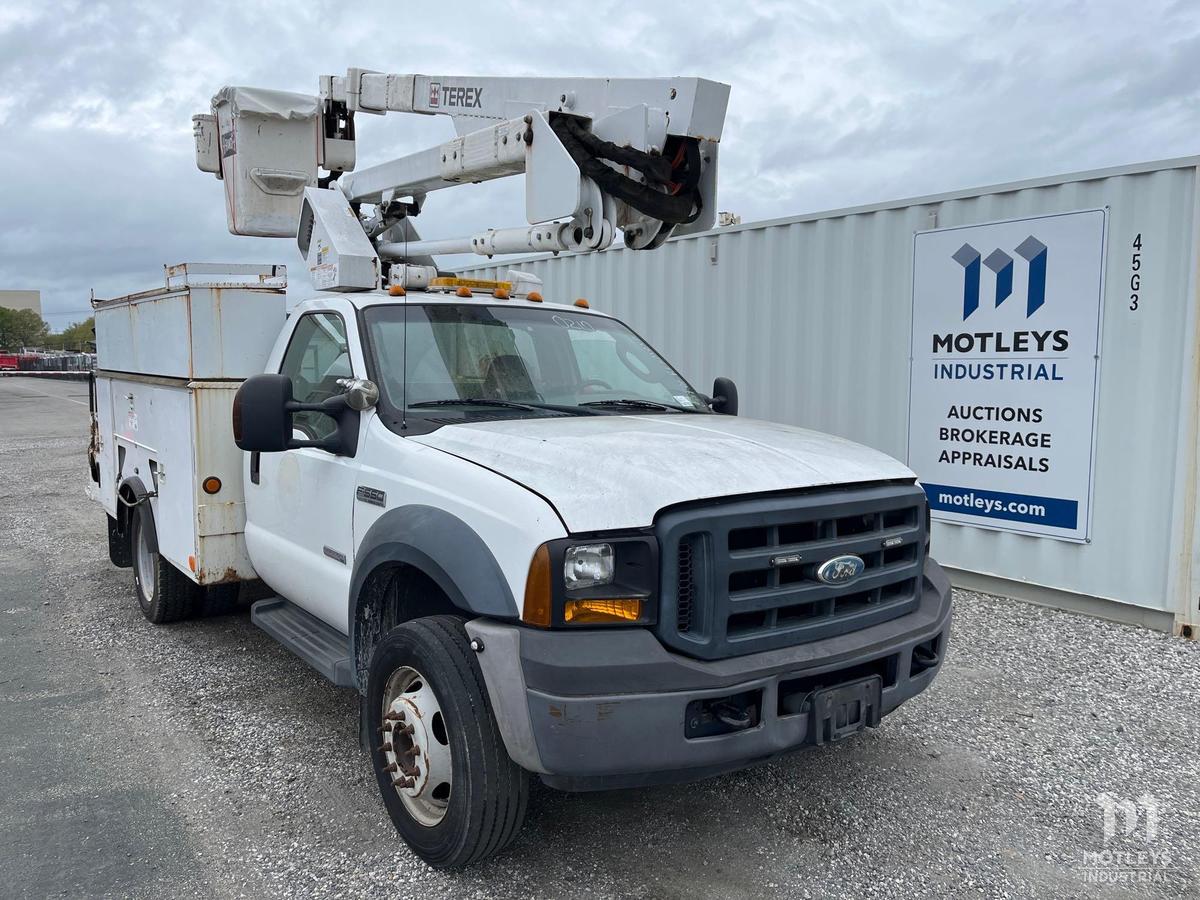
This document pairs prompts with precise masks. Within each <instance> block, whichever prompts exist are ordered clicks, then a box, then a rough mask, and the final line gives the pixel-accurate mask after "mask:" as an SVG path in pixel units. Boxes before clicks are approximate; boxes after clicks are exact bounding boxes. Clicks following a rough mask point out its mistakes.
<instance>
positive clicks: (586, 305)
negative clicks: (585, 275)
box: [575, 297, 592, 309]
mask: <svg viewBox="0 0 1200 900" xmlns="http://www.w3.org/2000/svg"><path fill="white" fill-rule="evenodd" d="M575 305H576V306H578V307H579V308H580V309H591V308H592V304H590V303H588V302H587V301H586V300H584V299H583V298H582V297H580V298H579V299H578V300H576V301H575Z"/></svg>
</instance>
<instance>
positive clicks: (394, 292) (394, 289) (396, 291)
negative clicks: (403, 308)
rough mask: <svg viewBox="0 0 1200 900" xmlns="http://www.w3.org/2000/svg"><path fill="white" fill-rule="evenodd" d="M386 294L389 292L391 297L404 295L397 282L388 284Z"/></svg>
mask: <svg viewBox="0 0 1200 900" xmlns="http://www.w3.org/2000/svg"><path fill="white" fill-rule="evenodd" d="M388 294H390V295H391V296H393V297H403V296H404V288H402V287H401V286H400V285H398V284H393V285H390V286H389V287H388Z"/></svg>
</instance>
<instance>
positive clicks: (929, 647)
mask: <svg viewBox="0 0 1200 900" xmlns="http://www.w3.org/2000/svg"><path fill="white" fill-rule="evenodd" d="M941 640H942V636H941V635H940V634H939V635H938V636H937V637H935V638H931V639H929V640H928V641H925V643H923V644H917V646H915V647H913V652H912V663H911V664H910V666H909V670H908V673H909V677H910V678H915V677H916V676H918V675H920V674H921V673H922V672H927V671H929V670H930V669H934V668H937V665H938V663H940V662H941V661H942V654H941V649H942V648H941V647H940V646H939V645H940V644H941Z"/></svg>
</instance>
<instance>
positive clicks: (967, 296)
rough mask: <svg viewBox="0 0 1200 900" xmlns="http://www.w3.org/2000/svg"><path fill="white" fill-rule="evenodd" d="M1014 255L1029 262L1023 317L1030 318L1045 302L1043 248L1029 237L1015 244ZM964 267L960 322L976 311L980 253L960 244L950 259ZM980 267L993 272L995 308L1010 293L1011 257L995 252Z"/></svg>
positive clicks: (1011, 280) (1037, 241)
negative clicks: (961, 317)
mask: <svg viewBox="0 0 1200 900" xmlns="http://www.w3.org/2000/svg"><path fill="white" fill-rule="evenodd" d="M1016 252H1017V253H1018V254H1020V256H1021V257H1022V258H1024V259H1025V261H1026V262H1027V263H1029V275H1028V286H1027V287H1028V289H1027V291H1026V294H1025V296H1026V301H1025V318H1027V319H1028V318H1029V317H1030V316H1032V315H1033V314H1034V313H1035V312H1037V311H1038V310H1039V309H1041V307H1042V304H1043V303H1045V302H1046V245H1045V244H1043V243H1042V242H1041V241H1039V240H1038V239H1037V238H1035V237H1034V236H1033V235H1032V234H1031V235H1030V236H1029V237H1027V238H1025V240H1023V241H1021V243H1020V244H1018V245H1017V248H1016ZM951 259H953V260H954V261H955V262H956V263H958V264H959V265H960V266H962V267H963V321H964V322H965V321H966V320H967V319H968V318H970V316H971V313H973V312H975V310H977V309H979V264H980V256H979V251H978V250H976V249H975V248H974V247H972V246H971V245H970V244H963V245H962V246H961V247H959V248H958V250H957V251H956V252H955V254H954V256H952V257H951ZM983 265H985V266H987V267H988V268H989V269H991V270H992V271H993V272H995V273H996V302H995V305H996V306H997V307H998V306H999V305H1000V304H1001V303H1003V302H1004V301H1005V300H1007V299H1008V298H1009V296H1010V295H1011V294H1012V286H1013V258H1012V257H1011V256H1009V255H1008V254H1007V253H1005V252H1004V251H1003V250H1000V249H996V250H993V251H992V252H991V253H990V254H988V258H987V259H985V260H983Z"/></svg>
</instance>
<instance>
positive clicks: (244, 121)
mask: <svg viewBox="0 0 1200 900" xmlns="http://www.w3.org/2000/svg"><path fill="white" fill-rule="evenodd" d="M728 98H729V87H728V85H724V84H720V83H718V82H714V81H707V80H705V79H701V78H611V79H610V78H471V77H460V76H429V75H395V74H384V73H378V72H372V71H368V70H365V69H350V70H349V71H348V72H347V73H346V74H345V75H344V76H340V75H338V76H335V75H327V76H323V77H322V78H321V79H320V95H319V96H310V95H305V94H291V93H284V92H281V91H266V90H261V89H255V88H229V87H227V88H223V89H222V90H221V91H220V92H219V93H218V94H217V96H216V97H214V98H213V111H212V113H211V114H203V115H198V116H195V117H193V122H194V126H195V134H196V152H197V165H198V166H199V167H200V168H201V169H202V170H204V171H207V172H212V173H214V174H215V175H216V176H217V177H218V178H220V179H223V180H224V182H225V195H226V210H227V213H228V219H229V229H230V231H232V232H233V233H235V234H254V235H266V236H275V237H293V236H294V237H296V239H297V243H298V244H299V247H300V250H301V252H302V253H303V254H304V255H305V257H306V259H307V261H308V267H309V271H310V274H311V276H312V279H313V283H314V286H316V287H317V288H319V289H322V290H372V289H375V288H377V287H379V285H380V282H381V278H382V277H383V275H384V269H385V268H386V267H387V266H388V265H389V264H390V262H391V261H393V260H395V261H407V262H417V263H422V264H427V265H428V264H432V259H430V255H431V254H434V253H476V254H480V255H483V256H489V257H490V256H493V255H496V254H503V253H525V252H530V251H549V252H552V253H558V252H561V251H564V250H566V251H577V252H578V251H587V250H600V249H603V248H605V247H607V246H609V244H611V243H612V240H613V238H614V236H615V234H616V231H617V229H620V230H621V231H622V232H623V234H624V241H625V244H626V245H627V246H629V247H633V248H635V249H646V248H651V247H656V246H658V245H659V244H661V243H662V242H663V241H664V240H666V238H667V237H668V236H670V235H671V234H672V233H675V234H683V233H689V232H694V231H700V230H704V229H706V228H709V227H711V226H712V223H713V220H714V217H715V199H716V170H717V148H718V142H719V141H720V137H721V129H722V126H723V124H724V120H725V108H726V104H727V101H728ZM388 112H401V113H414V114H419V115H444V116H448V117H449V118H450V119H451V121H452V122H453V124H454V128H455V132H456V133H457V135H458V136H457V137H455V138H454V139H452V140H449V141H446V142H445V143H442V144H440V145H438V146H436V147H431V148H429V149H426V150H423V151H420V152H418V153H414V154H411V155H409V156H404V157H400V158H398V159H395V160H392V161H389V162H385V163H382V164H380V165H376V166H372V167H370V168H367V169H363V170H362V171H359V172H353V169H354V161H355V143H354V141H355V136H354V117H355V115H356V114H357V113H370V114H374V115H383V114H386V113H388ZM322 168H323V169H325V170H326V171H327V172H329V173H330V175H328V176H325V177H318V170H319V169H322ZM351 172H353V174H347V173H351ZM522 173H523V174H524V175H525V219H526V222H527V223H528V225H527V226H519V227H515V228H500V229H496V228H487V229H484V230H481V231H479V232H476V233H474V234H471V235H467V236H463V237H456V238H448V239H441V240H430V241H424V240H421V239H420V238H419V237H418V236H417V234H416V230H415V229H414V228H413V225H412V222H411V217H413V216H415V215H416V214H417V213H418V212H419V211H420V209H421V206H422V205H423V204H424V202H425V198H426V195H427V194H428V193H429V192H431V191H437V190H441V189H444V188H448V187H453V186H456V185H459V184H466V183H478V182H481V181H489V180H492V179H495V178H504V177H507V176H510V175H519V174H522Z"/></svg>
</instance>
